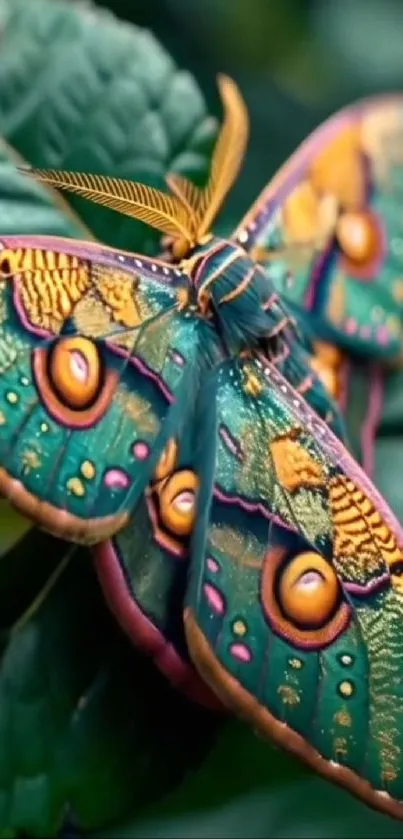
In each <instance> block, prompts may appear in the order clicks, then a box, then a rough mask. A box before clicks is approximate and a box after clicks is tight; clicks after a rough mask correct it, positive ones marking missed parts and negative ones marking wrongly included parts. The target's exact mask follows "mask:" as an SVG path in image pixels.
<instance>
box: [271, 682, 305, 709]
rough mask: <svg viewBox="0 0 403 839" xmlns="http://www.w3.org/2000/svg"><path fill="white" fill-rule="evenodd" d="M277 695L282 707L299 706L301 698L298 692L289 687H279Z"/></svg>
mask: <svg viewBox="0 0 403 839" xmlns="http://www.w3.org/2000/svg"><path fill="white" fill-rule="evenodd" d="M277 693H278V694H279V696H280V697H281V700H282V702H283V703H284V705H299V703H300V702H301V697H300V695H299V693H298V691H297V690H296V689H295V688H294V687H292V686H291V685H279V686H278V688H277Z"/></svg>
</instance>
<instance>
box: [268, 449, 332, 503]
mask: <svg viewBox="0 0 403 839" xmlns="http://www.w3.org/2000/svg"><path fill="white" fill-rule="evenodd" d="M270 449H271V456H272V458H273V461H274V468H275V470H276V475H277V479H278V481H279V483H280V484H281V485H282V486H283V487H284V489H286V490H288V492H295V491H296V490H297V489H300V488H301V487H322V486H323V484H324V474H323V470H322V467H321V465H320V464H319V463H317V461H316V460H314V459H313V457H312V456H311V455H310V454H309V452H307V450H306V449H305V448H304V447H303V446H302V445H301V443H299V442H298V440H293V439H291V438H290V437H279V438H277V439H276V440H273V441H272V443H271V444H270Z"/></svg>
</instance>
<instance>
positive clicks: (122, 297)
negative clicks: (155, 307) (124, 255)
mask: <svg viewBox="0 0 403 839" xmlns="http://www.w3.org/2000/svg"><path fill="white" fill-rule="evenodd" d="M93 276H94V279H95V281H96V288H97V292H98V293H99V295H100V297H101V299H102V301H103V303H104V304H105V305H106V306H107V307H108V309H109V311H110V312H111V316H112V320H113V321H115V322H116V323H120V324H122V325H123V326H127V327H128V328H136V327H138V326H140V325H141V324H142V323H143V322H144V321H145V320H147V319H148V318H149V317H150V316H151V314H152V310H151V307H150V306H147V305H145V302H143V304H142V305H141V303H140V300H139V297H138V295H137V294H136V290H137V289H138V286H139V277H131V276H129V275H128V274H126V273H125V272H123V271H118V270H111V269H109V268H108V269H107V268H103V267H100V266H98V267H97V269H96V271H95V272H94V275H93Z"/></svg>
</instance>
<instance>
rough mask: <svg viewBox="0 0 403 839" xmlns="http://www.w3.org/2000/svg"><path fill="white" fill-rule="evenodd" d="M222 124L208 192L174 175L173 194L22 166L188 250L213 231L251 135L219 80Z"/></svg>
mask: <svg viewBox="0 0 403 839" xmlns="http://www.w3.org/2000/svg"><path fill="white" fill-rule="evenodd" d="M218 86H219V90H220V94H221V98H222V102H223V106H224V121H223V125H222V127H221V130H220V133H219V136H218V139H217V143H216V146H215V149H214V153H213V159H212V165H211V172H210V177H209V180H208V183H207V185H206V186H205V187H204V189H199V188H198V187H196V186H195V185H194V184H192V183H191V181H189V180H187V179H186V178H184V177H182V176H181V175H177V174H174V173H171V174H169V175H168V176H167V179H166V180H167V184H168V186H169V188H170V190H171V193H172V194H171V195H169V194H167V193H164V192H162V191H161V190H158V189H155V188H154V187H150V186H146V185H145V184H139V183H135V182H133V181H127V180H122V179H120V178H109V177H106V176H104V175H91V174H84V173H79V172H66V171H61V170H57V169H36V168H34V167H25V166H24V167H18V168H19V170H20V171H21V172H23V173H25V174H29V175H31V176H32V177H34V178H35V179H36V180H38V181H41V182H42V183H45V184H48V185H49V186H53V187H56V188H58V189H62V190H66V191H67V192H72V193H74V194H76V195H80V196H81V197H83V198H88V199H89V200H90V201H94V202H95V203H96V204H101V205H102V206H103V207H108V208H109V209H112V210H116V211H117V212H118V213H122V214H123V215H126V216H130V217H131V218H133V219H134V218H135V219H139V220H140V221H144V222H145V223H146V224H149V225H150V226H151V227H154V228H156V229H157V230H159V231H160V232H161V233H164V234H165V235H166V236H168V237H169V238H170V239H171V240H172V241H173V242H174V243H179V242H180V243H182V244H184V246H185V247H184V249H185V250H186V249H187V250H190V249H191V248H192V247H194V246H195V245H196V244H198V242H199V241H200V240H202V239H203V238H204V237H205V236H206V234H207V233H208V232H209V230H210V227H211V225H212V223H213V221H214V219H215V217H216V215H217V213H218V212H219V210H220V208H221V206H222V204H223V202H224V200H225V198H226V196H227V194H228V192H229V190H230V189H231V187H232V185H233V183H234V181H235V180H236V178H237V175H238V172H239V170H240V167H241V164H242V161H243V158H244V154H245V149H246V144H247V140H248V133H249V120H248V114H247V110H246V106H245V103H244V101H243V99H242V97H241V95H240V93H239V90H238V88H237V86H236V85H235V83H234V82H233V81H232V80H231V79H229V78H228V77H227V76H219V77H218Z"/></svg>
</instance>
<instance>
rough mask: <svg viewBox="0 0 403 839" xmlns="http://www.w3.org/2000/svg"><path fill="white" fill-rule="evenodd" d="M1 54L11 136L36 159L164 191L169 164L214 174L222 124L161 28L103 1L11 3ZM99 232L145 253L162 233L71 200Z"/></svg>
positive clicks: (195, 174) (2, 104) (200, 176)
mask: <svg viewBox="0 0 403 839" xmlns="http://www.w3.org/2000/svg"><path fill="white" fill-rule="evenodd" d="M6 6H7V8H8V16H7V19H6V21H5V23H4V25H3V32H2V50H1V60H0V119H1V125H2V131H3V133H4V136H5V137H6V138H7V140H9V142H10V143H12V144H13V145H14V146H15V147H16V148H17V149H18V150H19V151H20V152H21V154H23V155H24V156H25V157H26V158H27V160H29V161H30V162H31V163H33V164H35V165H36V166H41V167H53V168H63V169H70V170H73V169H74V170H82V171H88V172H96V173H99V174H108V175H113V176H115V177H122V178H130V179H133V180H140V181H144V182H146V183H149V184H152V185H153V186H157V187H159V188H164V179H165V175H166V173H167V171H168V170H174V171H178V172H181V173H183V174H187V175H189V176H191V177H192V178H193V179H194V180H196V181H197V182H199V183H201V182H203V180H204V179H205V176H206V171H207V166H208V159H209V154H210V151H211V147H212V143H213V140H214V137H215V133H216V123H215V121H214V120H212V119H211V118H210V117H209V116H208V115H207V113H206V107H205V103H204V100H203V97H202V95H201V93H200V90H199V88H198V86H197V84H196V83H195V81H194V80H193V78H192V77H191V76H190V75H189V73H187V72H183V71H180V70H178V68H177V67H176V65H175V63H174V61H173V59H172V58H170V56H169V55H168V54H167V53H166V52H165V50H164V49H163V48H162V47H161V45H160V44H159V43H158V42H157V41H156V39H155V38H154V37H153V35H152V34H151V33H150V32H148V31H146V30H143V29H139V28H137V27H135V26H134V25H132V24H123V23H122V22H120V21H118V20H117V19H115V18H114V16H113V15H111V14H107V13H105V12H103V11H101V10H99V9H97V8H96V7H94V6H87V5H85V6H84V5H83V4H78V3H70V2H57V3H54V2H52V0H30V2H29V3H27V2H26V0H8V2H7V3H6ZM69 200H71V203H72V205H73V206H74V207H76V208H78V209H79V211H80V215H81V216H82V218H83V220H84V221H85V223H86V224H87V225H88V226H89V227H90V228H91V229H92V230H93V231H94V234H95V235H96V236H97V238H99V239H101V240H102V241H104V242H107V243H108V244H111V245H113V246H114V247H124V248H128V249H130V250H134V251H140V252H142V253H152V252H155V251H156V250H157V249H158V242H159V234H158V233H157V232H156V231H152V230H150V228H147V227H146V226H145V225H144V224H142V223H141V222H134V221H132V220H130V219H127V218H123V217H122V216H119V215H117V214H116V213H113V212H112V211H109V210H105V209H103V208H100V207H97V206H94V205H92V204H91V203H90V202H85V201H83V200H82V199H78V198H75V197H71V199H70V197H69Z"/></svg>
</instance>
